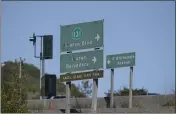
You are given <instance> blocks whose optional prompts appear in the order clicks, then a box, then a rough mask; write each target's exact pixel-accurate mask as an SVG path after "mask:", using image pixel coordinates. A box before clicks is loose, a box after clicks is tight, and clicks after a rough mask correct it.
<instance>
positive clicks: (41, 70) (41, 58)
mask: <svg viewBox="0 0 176 114" xmlns="http://www.w3.org/2000/svg"><path fill="white" fill-rule="evenodd" d="M42 42H43V41H42V38H41V44H40V45H41V47H40V100H42V76H43V53H42Z"/></svg>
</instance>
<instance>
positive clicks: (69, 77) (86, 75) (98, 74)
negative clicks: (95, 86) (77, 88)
mask: <svg viewBox="0 0 176 114" xmlns="http://www.w3.org/2000/svg"><path fill="white" fill-rule="evenodd" d="M103 73H104V72H103V70H97V71H90V72H81V73H74V74H70V73H68V74H63V75H60V81H61V82H69V81H73V80H83V79H94V78H103Z"/></svg>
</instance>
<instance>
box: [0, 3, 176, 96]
mask: <svg viewBox="0 0 176 114" xmlns="http://www.w3.org/2000/svg"><path fill="white" fill-rule="evenodd" d="M101 19H104V46H105V47H104V56H106V55H108V54H118V53H125V52H136V66H135V67H134V76H133V77H134V78H133V87H134V88H142V87H144V88H146V89H148V90H149V92H157V93H162V94H165V93H171V92H172V90H173V89H174V88H175V45H174V44H175V3H174V2H149V1H148V2H49V1H48V2H32V1H31V2H4V1H3V2H2V62H4V61H7V60H14V59H16V58H19V57H23V58H25V59H26V62H27V63H32V64H34V65H36V66H37V67H39V65H40V61H39V59H36V58H34V50H33V45H32V43H31V42H29V37H30V36H32V34H33V32H35V33H36V34H37V35H45V34H52V35H53V36H54V58H53V60H47V61H46V62H45V71H46V72H48V73H55V74H57V75H58V77H59V74H60V68H59V67H60V25H68V24H74V23H80V22H88V21H95V20H101ZM38 42H39V41H38ZM37 52H38V54H39V48H38V51H37ZM104 63H105V60H104ZM104 68H105V66H104ZM104 71H105V73H104V78H103V79H99V89H98V96H104V92H107V91H108V89H109V88H110V70H106V69H105V70H104ZM129 72H130V68H128V67H126V68H120V69H115V80H114V81H115V90H117V89H120V88H122V87H123V86H126V87H129ZM79 82H80V81H74V82H73V83H76V84H78V83H79Z"/></svg>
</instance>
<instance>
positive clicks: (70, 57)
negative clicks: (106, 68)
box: [60, 50, 103, 73]
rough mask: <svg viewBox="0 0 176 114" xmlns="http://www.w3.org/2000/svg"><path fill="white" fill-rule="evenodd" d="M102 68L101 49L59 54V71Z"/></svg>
mask: <svg viewBox="0 0 176 114" xmlns="http://www.w3.org/2000/svg"><path fill="white" fill-rule="evenodd" d="M100 68H103V50H96V51H88V52H79V53H72V54H64V55H61V56H60V72H61V73H65V72H75V71H83V70H91V69H100Z"/></svg>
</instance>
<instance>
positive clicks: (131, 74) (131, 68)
mask: <svg viewBox="0 0 176 114" xmlns="http://www.w3.org/2000/svg"><path fill="white" fill-rule="evenodd" d="M132 87H133V67H130V84H129V108H132V104H133V103H132V95H133V94H132V90H133V88H132Z"/></svg>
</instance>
